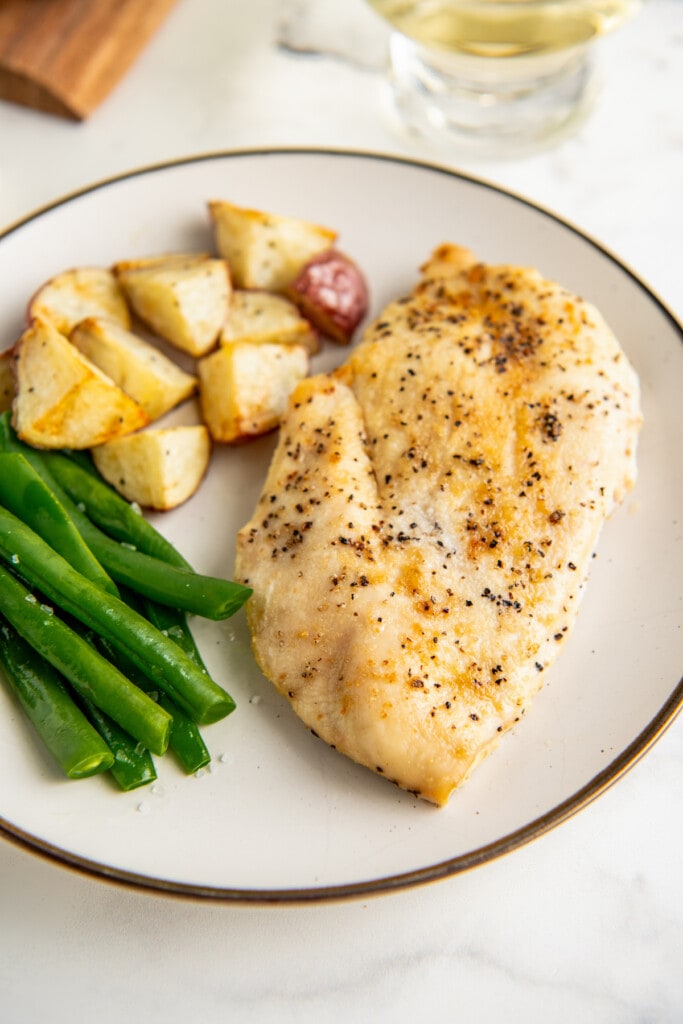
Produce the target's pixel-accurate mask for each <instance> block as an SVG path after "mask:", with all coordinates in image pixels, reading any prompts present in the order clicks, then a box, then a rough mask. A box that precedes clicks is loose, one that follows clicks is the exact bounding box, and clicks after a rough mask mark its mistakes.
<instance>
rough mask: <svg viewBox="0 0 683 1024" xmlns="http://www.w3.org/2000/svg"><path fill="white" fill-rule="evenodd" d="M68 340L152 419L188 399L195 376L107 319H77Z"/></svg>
mask: <svg viewBox="0 0 683 1024" xmlns="http://www.w3.org/2000/svg"><path fill="white" fill-rule="evenodd" d="M69 338H70V341H71V342H72V344H74V345H75V346H76V348H77V349H78V350H79V352H82V353H83V355H84V356H87V358H88V359H90V360H91V361H92V362H93V363H94V364H95V365H96V366H99V368H100V370H102V372H103V373H106V374H107V376H108V377H111V379H112V380H113V381H114V383H115V384H118V386H119V387H120V388H121V389H122V390H123V391H125V392H126V394H127V395H130V397H131V398H134V399H135V401H136V402H137V403H138V405H141V406H142V408H143V409H144V410H145V412H146V413H147V415H148V416H149V418H150V420H156V419H158V418H159V417H160V416H163V415H164V413H166V412H168V411H169V410H170V409H173V408H174V407H175V406H176V405H178V404H179V403H180V402H182V401H184V400H185V399H186V398H189V397H190V395H192V394H194V392H195V391H196V389H197V378H196V377H195V376H194V375H193V374H190V373H186V372H185V371H184V370H183V369H181V368H180V366H178V365H177V363H174V362H173V361H172V360H171V359H168V358H167V357H166V356H165V355H164V354H163V353H162V352H160V351H159V349H157V348H156V347H155V346H154V345H151V344H149V342H147V341H144V340H143V339H142V338H139V337H138V336H137V335H135V334H133V333H131V332H130V331H128V330H126V329H125V328H124V327H119V326H118V325H117V324H114V323H112V322H111V321H108V320H99V319H97V318H95V317H93V318H88V319H87V320H81V322H80V323H79V324H76V326H75V327H74V329H73V331H72V332H71V334H70V336H69Z"/></svg>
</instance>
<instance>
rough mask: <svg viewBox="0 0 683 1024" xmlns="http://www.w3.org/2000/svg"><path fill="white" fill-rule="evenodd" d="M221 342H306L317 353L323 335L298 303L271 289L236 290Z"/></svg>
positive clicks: (273, 343) (281, 343) (300, 343)
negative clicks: (267, 290) (306, 318)
mask: <svg viewBox="0 0 683 1024" xmlns="http://www.w3.org/2000/svg"><path fill="white" fill-rule="evenodd" d="M220 340H221V344H222V345H226V344H227V345H229V344H232V343H233V342H236V341H248V342H251V343H252V344H257V345H258V344H264V343H266V344H271V345H303V346H304V348H305V349H307V351H308V352H309V353H310V354H311V355H315V353H316V352H318V351H319V349H320V337H319V335H318V332H317V331H316V330H314V328H313V327H312V326H311V324H310V323H309V322H308V320H305V319H304V318H303V317H302V315H301V313H300V312H299V310H298V309H297V307H296V306H295V305H294V303H293V302H290V301H289V299H286V298H285V297H284V296H283V295H274V294H273V293H272V292H264V291H260V290H258V291H245V290H237V291H234V292H233V294H232V299H231V300H230V311H229V313H228V319H227V321H226V323H225V326H224V327H223V331H222V333H221V338H220Z"/></svg>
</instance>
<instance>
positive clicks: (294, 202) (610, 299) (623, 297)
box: [0, 150, 683, 901]
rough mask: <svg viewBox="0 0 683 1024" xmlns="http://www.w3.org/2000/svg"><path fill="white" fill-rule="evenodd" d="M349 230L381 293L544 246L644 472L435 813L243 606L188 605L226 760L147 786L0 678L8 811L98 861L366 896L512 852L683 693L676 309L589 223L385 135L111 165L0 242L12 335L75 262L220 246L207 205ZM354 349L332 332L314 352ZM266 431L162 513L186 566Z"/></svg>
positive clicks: (100, 868)
mask: <svg viewBox="0 0 683 1024" xmlns="http://www.w3.org/2000/svg"><path fill="white" fill-rule="evenodd" d="M211 198H225V199H230V200H232V201H234V202H236V203H238V204H243V205H250V206H256V207H260V208H263V209H270V210H273V211H277V212H281V213H289V214H293V215H295V216H301V217H305V218H308V219H310V220H314V221H318V222H321V223H326V224H330V225H334V226H335V227H338V228H339V229H340V231H341V240H340V244H341V246H342V247H343V248H344V249H345V250H346V251H347V252H349V253H350V254H351V255H353V256H354V257H355V258H356V259H357V260H358V261H359V262H360V264H361V265H362V267H363V268H364V269H365V271H366V273H367V275H368V278H369V281H370V285H371V289H372V312H373V313H375V312H379V310H380V309H381V307H382V306H383V305H384V304H385V302H387V301H388V300H389V299H391V298H392V297H394V296H395V295H397V294H399V293H402V292H403V291H405V290H407V289H408V288H410V286H411V285H412V283H413V281H414V279H415V276H416V271H417V267H418V265H419V264H420V263H421V261H423V260H424V259H425V257H426V256H427V255H428V254H429V252H430V251H431V249H432V248H433V247H434V246H435V245H437V244H438V243H440V242H442V241H444V240H451V241H455V242H458V243H461V244H464V245H467V246H469V247H471V248H472V249H474V250H475V251H476V252H477V253H478V254H479V255H480V256H481V257H482V258H483V259H485V260H487V261H493V262H496V261H509V262H512V263H522V264H525V263H526V264H533V265H536V266H538V267H539V268H540V269H541V270H542V271H543V273H544V274H545V275H546V276H548V277H551V278H555V279H557V280H559V281H561V282H562V283H563V284H565V285H566V286H567V287H569V288H570V289H573V290H574V291H576V292H578V293H580V294H582V295H584V296H585V297H586V298H588V299H591V300H592V301H594V302H595V303H596V304H597V305H598V306H599V307H600V308H601V310H602V311H603V313H604V314H605V316H606V317H607V320H608V321H609V322H610V323H611V324H612V326H613V328H614V330H615V331H616V333H617V335H618V336H619V338H620V339H621V342H622V344H623V346H624V348H625V349H626V351H627V353H628V355H629V357H630V358H631V360H632V361H633V363H634V364H635V366H636V368H637V370H638V372H639V374H640V378H641V382H642V388H643V404H644V412H645V427H644V430H643V432H642V439H641V443H640V454H639V465H640V478H639V483H638V486H637V489H636V490H635V491H634V492H633V493H632V495H631V496H629V498H628V500H627V502H626V504H625V505H624V506H623V507H622V508H621V509H620V510H619V511H618V513H617V514H616V515H615V517H614V518H613V520H612V521H610V522H609V524H608V525H607V527H606V529H605V531H604V533H603V538H602V541H601V544H600V548H599V557H598V558H597V560H596V562H595V563H594V569H593V573H592V580H591V583H590V586H589V588H588V592H587V595H586V597H585V599H584V602H583V606H582V610H581V615H580V618H579V623H578V626H577V628H576V630H575V631H574V633H573V635H572V637H571V640H570V641H569V642H568V644H567V646H566V648H565V650H564V652H563V655H562V657H561V659H560V660H559V662H558V663H557V664H556V666H555V667H554V668H553V669H552V671H551V672H549V673H548V678H547V681H546V686H545V688H544V690H543V691H542V692H541V694H540V695H539V696H538V698H537V699H536V702H535V704H534V706H533V708H532V710H531V712H530V714H529V715H528V717H527V718H526V719H525V720H524V722H523V723H521V724H520V725H519V726H518V728H517V729H515V730H514V731H513V732H512V733H511V734H509V735H508V736H507V737H506V738H505V739H504V741H503V743H502V745H501V746H500V747H499V749H498V751H496V752H495V753H494V754H493V755H492V756H490V757H489V758H488V760H487V761H486V762H485V763H484V764H482V765H481V766H480V767H479V768H478V769H477V771H476V773H475V774H474V776H473V777H472V779H471V780H470V781H469V782H468V783H467V785H466V786H465V787H464V788H463V789H462V790H461V791H459V792H456V793H455V794H454V796H453V797H452V799H451V801H450V804H449V806H448V807H447V808H446V809H443V810H437V809H435V808H433V807H432V806H430V805H428V804H426V803H423V802H419V801H417V800H415V799H413V798H412V797H411V796H409V795H406V794H404V793H401V792H400V791H398V790H397V789H395V788H393V787H392V785H391V784H389V783H387V782H386V781H383V780H382V779H380V778H378V777H375V776H374V775H373V774H371V773H370V772H368V771H366V770H365V769H361V768H359V767H357V766H355V765H353V764H351V763H350V762H349V761H347V760H346V759H345V758H343V757H342V756H341V755H339V754H337V753H335V752H334V751H332V750H331V749H328V748H327V747H326V746H325V745H324V744H323V743H322V742H321V741H320V740H318V739H316V738H315V737H314V736H313V735H312V734H311V733H310V732H309V731H307V730H306V729H305V728H304V727H303V726H302V725H301V724H300V723H299V721H298V720H297V719H296V718H295V717H294V715H293V714H292V712H291V711H290V710H289V708H288V706H287V705H286V703H285V702H284V701H283V700H281V699H280V698H279V697H278V696H277V695H276V693H275V692H274V691H273V690H272V689H271V687H270V686H269V684H268V683H267V682H266V681H265V680H264V679H263V677H262V676H261V675H260V674H259V672H258V670H257V669H256V668H255V665H254V663H253V661H252V658H251V655H250V650H249V642H248V637H247V632H246V627H245V621H244V617H243V614H242V613H240V614H239V615H238V616H237V617H235V618H234V619H232V620H229V621H228V622H227V623H223V624H218V625H217V624H213V623H204V622H197V623H196V634H197V637H198V639H199V642H200V644H201V646H202V649H203V652H204V654H205V657H206V660H207V663H208V664H209V667H210V668H211V670H212V671H213V673H214V675H215V676H216V678H217V679H218V680H219V681H221V682H222V683H223V684H224V685H225V686H226V687H227V688H228V689H229V690H230V692H231V693H232V694H233V695H234V697H235V698H236V700H237V703H238V709H237V711H236V712H235V713H234V714H233V715H232V716H230V717H229V718H228V719H226V720H225V721H224V722H221V723H218V724H216V725H213V726H210V727H209V728H208V729H207V730H206V733H205V735H206V739H207V742H208V744H209V746H210V748H211V750H212V753H213V755H214V760H213V763H212V770H211V771H207V772H205V773H203V775H202V777H201V778H195V777H192V778H186V777H184V776H182V775H181V773H180V772H179V771H178V770H177V769H176V768H175V766H174V764H173V762H172V761H171V759H170V758H165V759H163V760H162V761H160V762H159V769H158V770H159V781H158V783H157V785H155V786H154V787H153V789H147V790H139V791H137V792H134V793H131V794H121V793H118V792H115V791H114V790H113V789H112V788H111V787H110V785H109V784H108V782H107V781H106V780H104V779H102V778H95V779H91V780H88V781H83V782H68V781H64V780H63V779H62V778H61V777H60V776H59V773H58V771H57V770H55V768H54V767H53V765H52V764H51V763H50V762H49V760H48V758H47V756H45V755H44V754H43V753H42V751H41V749H40V748H39V746H38V744H37V743H36V741H35V739H34V737H33V736H32V733H31V730H30V728H29V727H28V726H27V725H26V723H25V722H24V721H23V719H22V716H21V714H20V713H19V712H18V711H17V710H16V708H15V706H14V704H13V702H12V700H11V699H10V698H9V696H8V695H7V693H6V692H5V690H4V689H3V690H2V691H1V692H0V777H1V778H2V780H3V781H2V785H1V786H0V830H2V832H3V833H4V835H5V836H6V837H8V838H10V839H13V840H16V841H18V842H20V843H22V844H24V845H25V847H26V848H28V849H30V850H33V851H36V852H39V853H43V854H46V855H48V856H50V857H52V858H54V859H56V860H57V861H59V862H61V863H62V864H64V865H69V866H72V867H76V868H78V869H81V870H84V871H86V872H89V873H91V874H93V875H95V876H98V877H100V878H107V879H111V880H115V881H117V882H119V883H122V884H130V885H134V886H138V887H142V888H147V889H149V890H152V891H157V892H170V893H174V894H181V895H187V896H195V897H196V896H199V897H206V898H213V899H219V900H220V899H223V900H277V901H285V900H305V899H320V898H324V897H342V896H352V895H365V894H368V893H372V892H381V891H388V890H391V889H395V888H398V887H401V886H405V885H410V884H416V883H418V882H423V881H428V880H433V879H436V878H439V877H443V876H446V875H449V874H453V873H455V872H458V871H461V870H464V869H466V868H469V867H472V866H474V865H477V864H481V863H483V862H486V861H488V860H490V859H492V858H494V857H497V856H499V855H501V854H503V853H506V852H508V851H510V850H511V849H513V848H514V847H516V846H518V845H520V844H521V843H523V842H526V841H528V840H529V839H531V838H533V837H534V836H537V835H539V834H540V833H542V832H543V831H545V830H546V829H548V828H550V827H552V826H554V825H556V824H558V823H559V822H561V821H563V820H564V819H565V818H566V817H568V816H569V815H570V814H572V813H574V812H575V811H577V810H578V809H579V808H580V807H582V806H583V805H585V804H586V803H587V802H588V801H590V800H591V799H592V798H594V797H595V796H596V795H597V794H599V793H600V792H601V791H603V790H604V789H605V788H606V786H608V785H609V784H610V783H612V782H613V781H614V780H615V779H617V778H618V777H619V776H620V775H621V774H623V772H624V771H625V770H626V769H627V768H628V767H629V766H630V765H632V764H633V763H634V761H635V760H636V759H637V758H638V757H639V756H640V755H641V754H642V753H643V752H644V751H645V750H647V749H648V747H649V746H650V745H651V744H652V743H653V741H654V740H655V739H656V738H657V736H658V735H659V734H660V733H661V731H662V730H663V729H664V728H665V726H666V725H667V724H668V723H669V722H670V721H671V720H672V718H673V717H674V715H675V713H676V711H677V710H678V708H679V706H680V704H681V702H682V701H683V684H682V683H681V681H680V673H681V660H682V659H681V654H682V646H683V645H682V642H681V632H680V625H681V608H682V604H681V598H682V594H683V532H682V531H681V528H680V516H681V509H682V508H683V462H682V460H681V457H680V453H681V450H682V449H683V406H682V405H681V403H680V381H681V380H682V379H683V345H682V344H681V329H680V327H679V326H677V325H676V323H675V322H674V320H673V319H672V317H671V315H670V314H668V313H667V311H666V310H665V309H664V308H662V306H661V304H660V303H659V302H658V301H657V299H656V298H655V297H654V296H653V295H652V294H651V293H650V291H649V290H648V289H647V287H646V286H645V285H644V284H643V283H642V282H640V281H639V280H638V279H637V278H636V277H635V276H634V275H633V274H632V273H631V272H630V271H628V270H627V269H626V268H625V267H624V266H622V265H621V264H620V263H619V262H618V261H617V260H616V259H615V258H614V257H613V256H611V255H610V254H609V253H607V252H605V251H604V250H603V249H602V248H601V247H600V246H599V245H598V244H596V243H595V242H594V241H591V240H590V239H588V238H586V237H585V236H584V235H582V234H581V233H580V232H579V231H577V230H576V229H575V228H573V227H571V226H570V225H568V224H566V223H563V222H562V221H560V220H559V219H557V218H556V217H554V216H553V215H551V214H550V213H548V212H546V211H543V210H541V209H539V208H537V207H536V206H534V205H532V204H531V203H529V202H526V201H524V200H521V199H519V198H516V197H513V196H511V195H509V194H507V193H505V192H503V191H501V190H500V189H497V188H494V187H492V186H490V185H488V184H486V183H484V182H481V181H477V180H473V179H471V178H468V177H464V176H461V175H458V174H455V173H452V172H449V171H446V170H444V169H440V168H436V167H430V166H426V165H422V164H418V163H415V162H410V161H404V160H397V159H392V158H386V157H382V156H377V155H369V154H354V153H336V152H320V151H300V150H297V151H277V152H271V151H268V152H262V151H259V152H240V153H222V154H215V155H208V156H202V157H198V158H194V159H189V160H184V161H178V162H175V163H172V164H169V165H165V166H159V167H153V168H148V169H145V170H141V171H137V172H134V173H131V174H129V175H125V176H123V177H120V178H117V179H115V180H112V181H107V182H103V183H100V184H98V185H95V186H94V187H93V188H90V189H88V190H86V191H83V192H81V193H79V194H77V195H74V196H71V197H68V198H67V199H64V200H62V201H60V202H57V203H55V204H54V205H52V206H50V207H48V208H46V209H44V210H42V211H40V212H38V213H36V214H35V215H34V216H32V217H30V218H28V219H27V220H25V221H23V222H22V223H20V224H18V225H16V226H15V227H13V228H12V229H10V230H9V231H7V232H6V233H5V235H4V236H3V237H2V238H0V296H1V300H0V330H1V333H0V338H2V339H3V341H2V342H0V345H2V344H3V342H4V343H5V344H10V343H11V342H12V341H13V340H14V339H15V338H16V337H17V336H18V335H19V333H20V330H21V327H22V322H23V316H24V308H25V302H26V299H27V298H28V296H29V295H30V294H31V293H32V292H33V290H34V289H35V288H36V287H37V286H38V285H39V284H40V283H41V282H42V281H44V280H45V279H46V278H47V277H49V276H50V275H51V274H53V273H55V272H57V271H59V270H62V269H64V268H66V267H69V266H73V265H77V264H82V265H83V264H104V265H106V264H109V263H111V262H113V261H115V260H117V259H122V258H126V257H134V256H141V255H149V254H152V253H156V252H161V251H165V250H173V249H188V248H201V249H204V248H206V247H207V246H210V245H211V238H210V232H209V225H208V218H207V214H206V206H205V204H206V201H207V200H208V199H211ZM343 356H344V351H343V350H341V349H339V348H335V347H333V346H332V347H328V348H327V350H326V353H325V355H324V356H323V357H322V359H320V360H319V364H318V365H319V366H321V367H322V366H325V367H326V366H327V365H329V364H330V363H331V362H332V361H338V360H340V359H341V358H343ZM272 445H273V439H272V438H268V439H265V440H262V441H258V442H256V443H254V444H252V445H249V446H245V447H243V448H240V449H236V450H232V449H231V450H223V451H219V452H217V453H216V455H215V457H214V460H213V464H212V468H211V471H210V475H209V477H208V479H207V480H206V482H205V483H204V485H203V486H202V488H201V490H200V491H199V493H198V494H197V495H196V496H195V497H194V498H193V499H192V500H191V501H190V502H188V503H187V504H186V505H185V506H183V507H182V508H180V509H178V510H176V511H174V512H173V513H169V514H167V515H166V516H163V517H157V523H158V524H160V526H161V528H162V529H163V530H164V532H166V533H167V534H168V536H169V537H170V538H171V539H172V540H174V541H175V542H176V543H177V544H178V546H179V547H180V548H181V550H182V551H183V552H184V553H185V554H186V556H187V557H188V558H189V559H190V560H191V561H192V562H193V563H194V565H195V566H196V567H197V568H198V569H201V570H203V571H205V572H209V573H213V574H224V575H230V574H231V572H232V564H233V546H234V538H235V533H236V530H237V528H238V527H239V526H240V525H241V524H242V523H243V522H245V521H246V519H247V518H248V517H249V515H250V513H251V510H252V507H253V504H254V502H255V500H256V498H257V495H258V493H259V490H260V486H261V482H262V479H263V477H264V473H265V469H266V466H267V462H268V458H269V455H270V452H271V451H272Z"/></svg>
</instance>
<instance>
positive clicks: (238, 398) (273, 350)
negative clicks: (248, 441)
mask: <svg viewBox="0 0 683 1024" xmlns="http://www.w3.org/2000/svg"><path fill="white" fill-rule="evenodd" d="M198 371H199V398H200V406H201V411H202V419H203V421H204V422H205V423H206V425H207V427H208V429H209V433H210V434H211V437H212V438H213V440H214V441H219V442H224V443H230V442H234V441H240V440H244V439H245V438H248V437H254V436H258V435H259V434H265V433H267V432H268V431H269V430H273V429H275V427H277V426H278V424H279V423H280V420H281V418H282V415H283V413H284V411H285V408H286V406H287V401H288V399H289V395H290V394H291V392H292V391H293V390H294V387H295V386H296V384H297V383H298V382H299V381H300V380H302V379H303V378H304V377H305V376H306V375H307V373H308V352H307V351H306V349H305V348H304V347H303V346H301V345H270V344H261V345H253V344H249V343H246V342H236V343H235V344H233V345H225V346H222V347H221V348H219V349H218V350H217V351H216V352H213V353H211V355H208V356H205V357H204V359H201V360H200V361H199V364H198Z"/></svg>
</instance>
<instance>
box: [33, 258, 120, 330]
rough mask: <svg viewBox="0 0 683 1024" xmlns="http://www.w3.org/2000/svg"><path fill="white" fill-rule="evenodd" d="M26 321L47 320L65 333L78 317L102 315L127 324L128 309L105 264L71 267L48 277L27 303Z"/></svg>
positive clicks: (79, 318) (81, 318)
mask: <svg viewBox="0 0 683 1024" xmlns="http://www.w3.org/2000/svg"><path fill="white" fill-rule="evenodd" d="M27 312H28V320H29V322H30V321H31V320H33V319H34V318H36V317H39V318H40V319H41V320H49V321H50V322H51V323H52V324H54V326H55V327H56V328H57V330H58V331H61V332H62V334H66V335H68V334H69V332H70V331H71V330H72V329H73V328H74V327H75V326H76V324H77V323H78V321H79V320H84V319H85V318H86V317H88V316H98V317H102V316H106V317H108V318H109V319H110V320H114V321H115V322H116V323H117V324H121V326H122V327H130V310H129V309H128V305H127V303H126V299H125V296H124V294H123V292H122V290H121V287H120V285H119V283H118V281H117V280H116V277H115V276H114V274H113V273H112V272H111V270H109V269H108V268H106V267H74V268H73V269H71V270H65V271H63V273H61V274H57V275H56V276H55V277H52V278H50V280H49V281H46V282H45V284H44V285H43V286H42V287H41V288H39V289H38V291H37V292H36V293H35V295H34V296H33V298H32V299H31V300H30V302H29V304H28V311H27Z"/></svg>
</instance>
